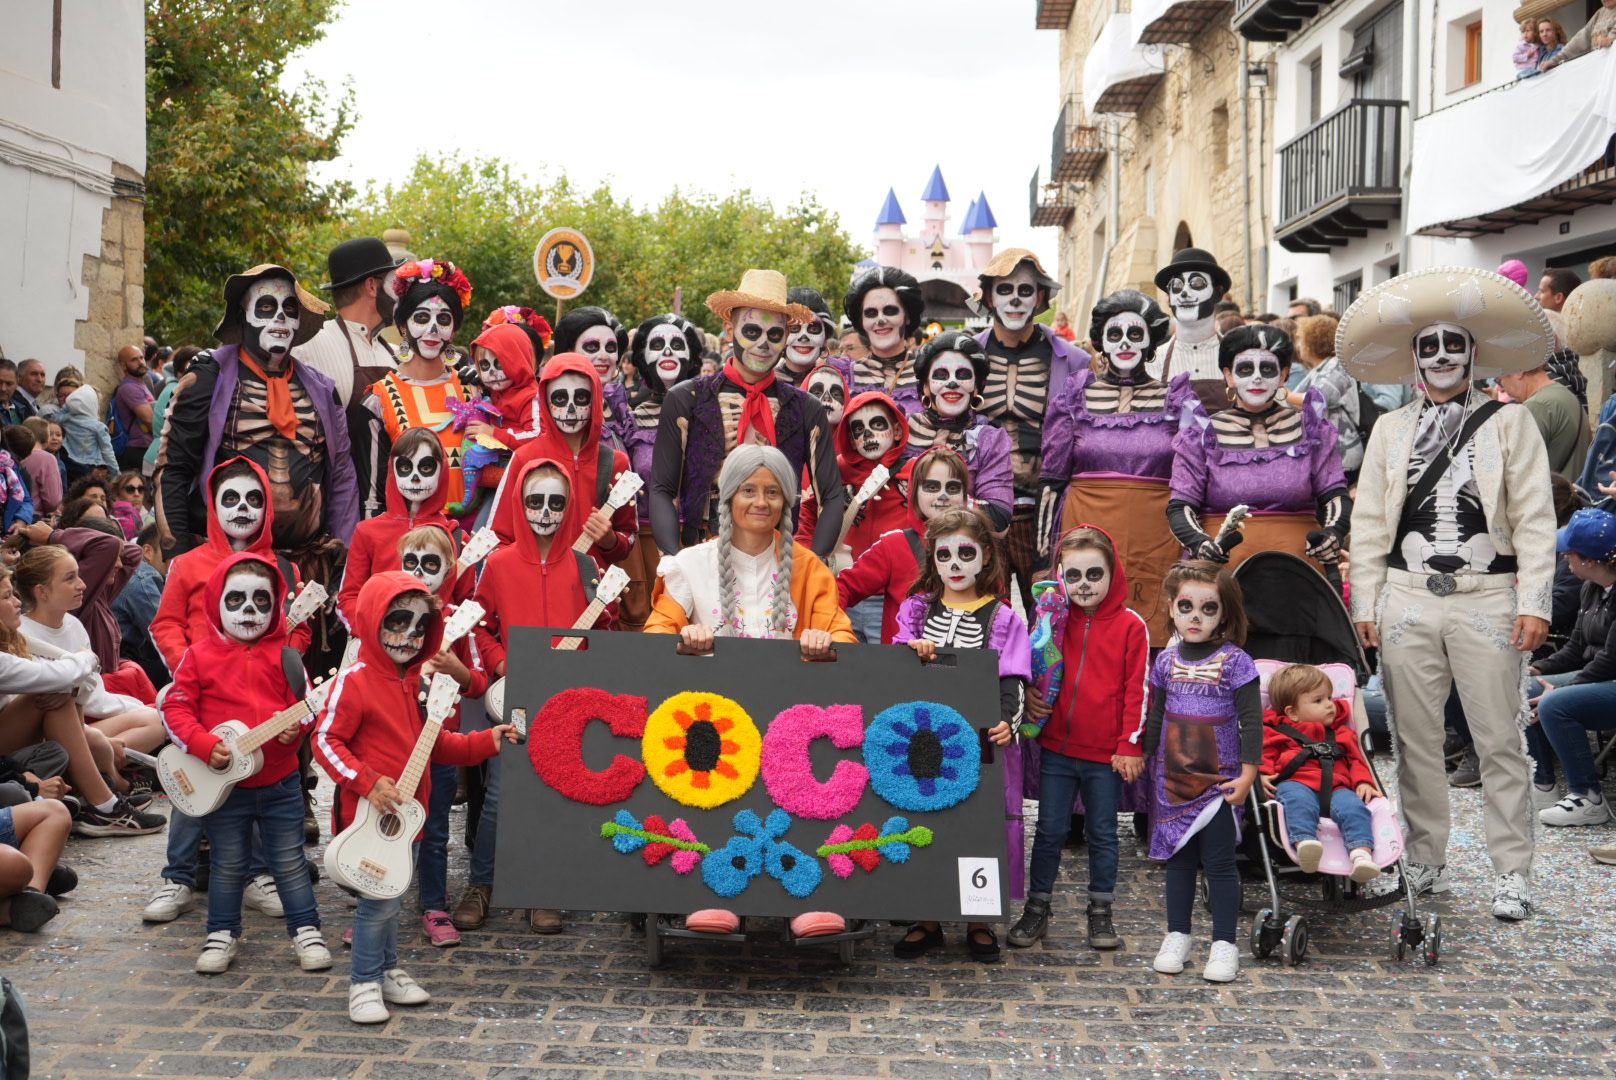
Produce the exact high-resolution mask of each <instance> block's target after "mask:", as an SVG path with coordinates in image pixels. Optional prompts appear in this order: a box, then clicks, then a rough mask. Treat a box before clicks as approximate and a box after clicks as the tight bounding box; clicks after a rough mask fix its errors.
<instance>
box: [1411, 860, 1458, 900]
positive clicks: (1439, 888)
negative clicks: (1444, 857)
mask: <svg viewBox="0 0 1616 1080" xmlns="http://www.w3.org/2000/svg"><path fill="white" fill-rule="evenodd" d="M1403 884H1405V885H1406V886H1408V891H1409V894H1410V895H1412V896H1419V895H1421V894H1422V893H1431V894H1432V895H1435V894H1437V893H1445V892H1447V891H1448V864H1447V863H1443V864H1442V865H1441V866H1427V865H1426V864H1425V863H1417V862H1413V861H1409V862H1405V863H1404V864H1403Z"/></svg>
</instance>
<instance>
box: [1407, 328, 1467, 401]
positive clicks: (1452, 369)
mask: <svg viewBox="0 0 1616 1080" xmlns="http://www.w3.org/2000/svg"><path fill="white" fill-rule="evenodd" d="M1475 350H1476V343H1475V338H1473V337H1471V336H1470V331H1468V330H1466V329H1465V328H1464V327H1462V326H1459V325H1457V324H1455V323H1442V322H1439V323H1432V324H1431V325H1430V326H1426V327H1422V328H1421V329H1420V331H1419V332H1418V333H1416V334H1415V335H1414V362H1415V363H1416V364H1418V365H1419V368H1420V375H1421V377H1422V378H1424V380H1425V384H1426V385H1427V386H1429V387H1430V388H1431V389H1433V390H1435V391H1437V392H1438V393H1447V392H1448V391H1450V390H1456V389H1458V388H1459V386H1460V385H1462V384H1463V383H1465V382H1467V381H1469V379H1470V365H1471V362H1472V361H1473V360H1474V359H1475Z"/></svg>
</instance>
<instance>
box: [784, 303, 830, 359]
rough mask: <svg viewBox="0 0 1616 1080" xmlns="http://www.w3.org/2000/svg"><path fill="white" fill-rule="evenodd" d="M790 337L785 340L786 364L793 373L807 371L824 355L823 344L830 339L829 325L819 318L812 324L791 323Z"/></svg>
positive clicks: (816, 317) (815, 318)
mask: <svg viewBox="0 0 1616 1080" xmlns="http://www.w3.org/2000/svg"><path fill="white" fill-rule="evenodd" d="M790 330H791V336H790V337H789V338H787V339H786V363H787V364H790V365H791V367H792V370H794V371H807V370H808V369H809V368H811V367H813V366H814V365H815V364H817V363H819V359H820V357H822V356H824V355H825V342H826V341H828V340H829V339H830V325H829V324H828V323H826V322H825V320H824V319H823V318H821V317H819V316H815V317H814V319H813V321H812V322H806V323H791V324H790Z"/></svg>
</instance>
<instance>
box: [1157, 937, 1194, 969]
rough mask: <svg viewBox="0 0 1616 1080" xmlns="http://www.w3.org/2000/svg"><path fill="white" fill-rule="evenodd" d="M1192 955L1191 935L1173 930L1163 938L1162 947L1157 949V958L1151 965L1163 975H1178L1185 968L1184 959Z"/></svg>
mask: <svg viewBox="0 0 1616 1080" xmlns="http://www.w3.org/2000/svg"><path fill="white" fill-rule="evenodd" d="M1189 955H1190V936H1189V935H1188V934H1180V933H1179V932H1178V931H1176V930H1175V931H1172V932H1171V933H1169V934H1168V935H1167V936H1166V937H1164V938H1162V943H1161V948H1160V949H1158V950H1157V951H1156V959H1155V960H1154V961H1152V962H1151V965H1150V966H1151V967H1153V968H1155V969H1156V970H1157V971H1159V972H1161V973H1162V974H1163V975H1177V974H1178V973H1179V972H1180V971H1183V970H1184V961H1185V960H1187V959H1189Z"/></svg>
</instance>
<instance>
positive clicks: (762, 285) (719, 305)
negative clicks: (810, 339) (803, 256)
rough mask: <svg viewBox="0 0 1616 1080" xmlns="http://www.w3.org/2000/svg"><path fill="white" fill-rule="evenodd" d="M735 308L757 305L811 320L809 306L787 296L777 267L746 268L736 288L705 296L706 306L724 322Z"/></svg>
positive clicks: (806, 321)
mask: <svg viewBox="0 0 1616 1080" xmlns="http://www.w3.org/2000/svg"><path fill="white" fill-rule="evenodd" d="M737 308H757V309H758V310H759V311H772V312H774V313H775V314H777V315H784V316H785V317H786V318H788V319H790V320H792V321H793V322H799V323H810V322H813V321H814V312H813V309H812V308H807V307H804V306H803V305H802V304H793V303H792V302H791V301H790V300H789V299H787V297H786V276H785V275H784V274H782V273H781V272H780V271H778V270H748V271H747V272H746V273H744V274H742V275H741V285H740V288H738V289H721V290H719V291H718V292H715V293H713V294H712V295H711V296H709V297H708V298H707V309H708V310H709V311H711V312H712V313H713V314H714V315H717V316H718V317H719V318H720V319H723V320H724V321H725V322H728V321H729V317H730V313H731V312H733V311H735V310H736V309H737Z"/></svg>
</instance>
